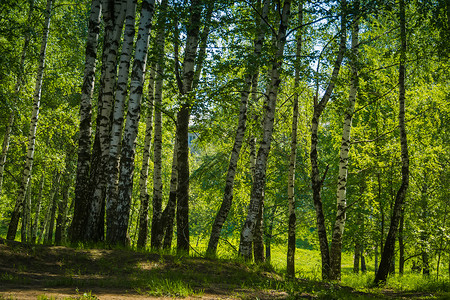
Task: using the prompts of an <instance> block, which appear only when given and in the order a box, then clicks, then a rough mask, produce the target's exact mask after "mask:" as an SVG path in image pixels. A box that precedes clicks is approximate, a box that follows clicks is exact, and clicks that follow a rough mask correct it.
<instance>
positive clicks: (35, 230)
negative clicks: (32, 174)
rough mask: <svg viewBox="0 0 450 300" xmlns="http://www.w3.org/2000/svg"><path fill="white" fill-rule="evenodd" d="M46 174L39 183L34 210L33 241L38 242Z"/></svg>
mask: <svg viewBox="0 0 450 300" xmlns="http://www.w3.org/2000/svg"><path fill="white" fill-rule="evenodd" d="M44 183H45V176H42V177H41V184H40V185H39V186H40V187H39V196H38V198H37V201H36V211H35V212H34V213H35V215H34V221H33V229H32V233H31V243H32V244H34V243H36V237H37V233H38V229H39V215H40V213H41V203H42V190H43V189H44Z"/></svg>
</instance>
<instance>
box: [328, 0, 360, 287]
mask: <svg viewBox="0 0 450 300" xmlns="http://www.w3.org/2000/svg"><path fill="white" fill-rule="evenodd" d="M353 4H354V8H353V14H354V18H353V20H352V49H351V57H350V68H351V80H350V91H349V95H348V104H347V109H346V112H345V116H344V125H343V129H342V141H341V149H340V153H339V175H338V183H337V191H336V199H337V200H336V203H337V209H336V220H335V222H334V227H333V233H332V238H331V246H330V264H331V271H330V279H331V280H340V279H341V253H342V239H343V234H344V226H345V221H346V210H347V199H346V191H347V173H348V158H349V151H350V132H351V130H352V118H353V112H354V110H355V103H356V94H357V91H358V84H359V78H358V47H359V39H358V35H359V0H356V1H354V2H353Z"/></svg>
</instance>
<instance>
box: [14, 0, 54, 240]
mask: <svg viewBox="0 0 450 300" xmlns="http://www.w3.org/2000/svg"><path fill="white" fill-rule="evenodd" d="M51 9H52V0H47V6H46V9H45V21H44V27H43V31H42V32H43V33H42V41H41V51H40V54H39V64H38V70H37V74H36V85H35V88H34V94H33V111H32V114H31V121H30V131H29V133H28V148H27V156H26V160H25V166H24V170H23V178H22V184H21V187H20V189H19V194H18V196H17V200H16V204H15V206H14V210H13V212H12V213H11V221H10V222H9V226H8V233H7V235H6V238H7V239H8V240H14V239H15V237H16V232H17V226H18V224H19V218H20V211H21V210H22V207H23V204H24V201H25V196H26V191H27V187H28V183H29V181H30V176H31V171H32V168H33V158H34V148H35V143H36V129H37V124H38V117H39V106H40V102H41V88H42V79H43V77H44V68H45V57H46V50H47V40H48V34H49V31H50V15H51Z"/></svg>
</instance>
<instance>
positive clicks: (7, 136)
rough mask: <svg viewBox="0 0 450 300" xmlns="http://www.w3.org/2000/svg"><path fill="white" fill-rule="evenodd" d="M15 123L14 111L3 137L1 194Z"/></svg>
mask: <svg viewBox="0 0 450 300" xmlns="http://www.w3.org/2000/svg"><path fill="white" fill-rule="evenodd" d="M13 125H14V113H13V112H11V113H10V114H9V119H8V125H6V129H5V135H4V137H3V146H2V156H1V157H0V196H1V195H2V187H3V171H4V170H5V163H6V155H7V154H8V149H9V141H10V138H11V129H12V126H13Z"/></svg>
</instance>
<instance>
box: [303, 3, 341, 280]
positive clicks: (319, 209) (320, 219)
mask: <svg viewBox="0 0 450 300" xmlns="http://www.w3.org/2000/svg"><path fill="white" fill-rule="evenodd" d="M346 3H347V2H346V1H345V0H343V1H341V34H340V43H339V52H338V55H337V58H336V61H335V63H334V68H333V72H332V74H331V78H330V82H329V83H328V87H327V89H326V91H325V94H324V95H323V97H322V99H321V100H320V102H318V97H317V95H316V97H315V98H314V112H313V117H312V121H311V152H310V160H311V185H312V192H313V202H314V208H315V210H316V222H317V233H318V235H319V244H320V253H321V258H322V279H324V280H326V279H329V278H330V275H331V274H330V272H331V265H330V251H329V248H328V238H327V232H326V227H325V217H324V213H323V205H322V198H321V189H322V185H323V181H324V179H325V175H326V173H327V170H328V168H327V170H326V171H325V173H324V175H323V178H321V177H320V172H319V165H318V153H317V145H318V143H319V138H318V130H319V122H320V116H321V115H322V112H323V111H324V109H325V106H326V105H327V103H328V100H329V99H330V97H331V94H332V92H333V89H334V85H335V82H336V79H337V77H338V75H339V70H340V68H341V63H342V60H343V58H344V52H345V44H346V36H347V35H346V22H347V21H346V19H347V16H346V5H347V4H346Z"/></svg>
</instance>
